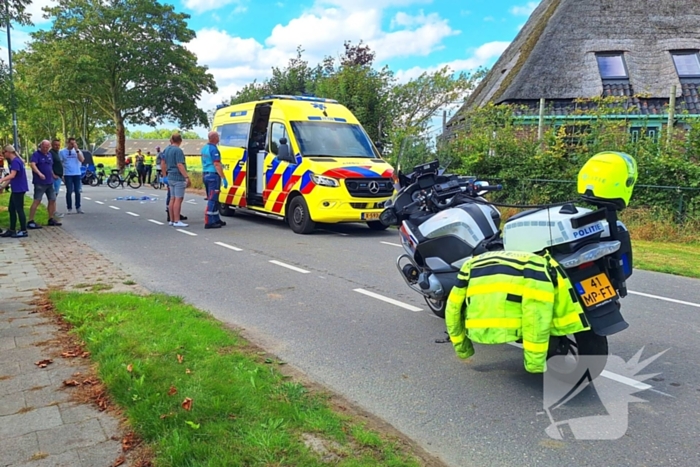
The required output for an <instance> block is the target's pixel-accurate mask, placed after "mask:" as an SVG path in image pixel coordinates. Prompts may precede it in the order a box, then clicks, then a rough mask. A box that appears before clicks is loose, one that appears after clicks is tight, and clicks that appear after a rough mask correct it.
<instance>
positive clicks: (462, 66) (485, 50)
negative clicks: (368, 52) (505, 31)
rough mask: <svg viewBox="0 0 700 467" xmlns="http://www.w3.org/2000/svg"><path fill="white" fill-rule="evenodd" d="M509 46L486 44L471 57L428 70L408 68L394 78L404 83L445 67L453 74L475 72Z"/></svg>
mask: <svg viewBox="0 0 700 467" xmlns="http://www.w3.org/2000/svg"><path fill="white" fill-rule="evenodd" d="M509 45H510V42H503V41H494V42H487V43H485V44H483V45H481V46H479V47H478V48H476V49H475V50H474V51H473V53H472V55H471V56H470V57H468V58H465V59H457V60H452V61H451V62H446V63H441V64H439V65H437V66H433V67H428V68H422V67H417V66H416V67H413V68H409V69H408V70H399V71H398V72H396V77H397V79H398V80H399V81H400V82H403V83H405V82H407V81H410V80H411V79H415V78H417V77H419V76H420V75H421V74H423V73H425V72H427V73H432V72H435V71H437V70H439V69H441V68H443V67H445V66H447V67H449V68H450V69H451V70H452V71H454V72H459V71H471V70H476V69H477V68H479V67H481V66H484V65H487V64H488V63H489V62H491V61H492V60H493V59H494V58H498V57H500V56H501V54H502V53H503V51H504V50H506V48H507V47H508V46H509Z"/></svg>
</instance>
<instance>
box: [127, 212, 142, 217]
mask: <svg viewBox="0 0 700 467" xmlns="http://www.w3.org/2000/svg"><path fill="white" fill-rule="evenodd" d="M126 213H127V214H128V215H130V216H134V217H139V215H138V214H136V213H135V212H130V211H126Z"/></svg>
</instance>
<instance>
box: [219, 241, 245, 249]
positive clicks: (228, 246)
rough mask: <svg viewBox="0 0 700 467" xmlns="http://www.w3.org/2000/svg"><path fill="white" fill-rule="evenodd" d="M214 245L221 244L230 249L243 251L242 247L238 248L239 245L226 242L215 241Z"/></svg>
mask: <svg viewBox="0 0 700 467" xmlns="http://www.w3.org/2000/svg"><path fill="white" fill-rule="evenodd" d="M214 245H219V246H222V247H224V248H228V249H229V250H233V251H243V249H242V248H238V247H237V246H233V245H229V244H227V243H224V242H214Z"/></svg>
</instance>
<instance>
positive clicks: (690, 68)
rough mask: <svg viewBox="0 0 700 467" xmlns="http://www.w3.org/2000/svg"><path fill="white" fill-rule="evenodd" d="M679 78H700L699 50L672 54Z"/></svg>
mask: <svg viewBox="0 0 700 467" xmlns="http://www.w3.org/2000/svg"><path fill="white" fill-rule="evenodd" d="M671 56H673V63H674V64H675V65H676V72H678V77H679V78H700V58H699V57H698V51H697V50H687V51H678V52H671Z"/></svg>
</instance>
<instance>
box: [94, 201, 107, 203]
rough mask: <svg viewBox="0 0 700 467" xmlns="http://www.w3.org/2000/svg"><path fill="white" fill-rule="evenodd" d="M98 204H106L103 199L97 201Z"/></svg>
mask: <svg viewBox="0 0 700 467" xmlns="http://www.w3.org/2000/svg"><path fill="white" fill-rule="evenodd" d="M95 202H96V203H97V204H105V203H103V202H102V201H95Z"/></svg>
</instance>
